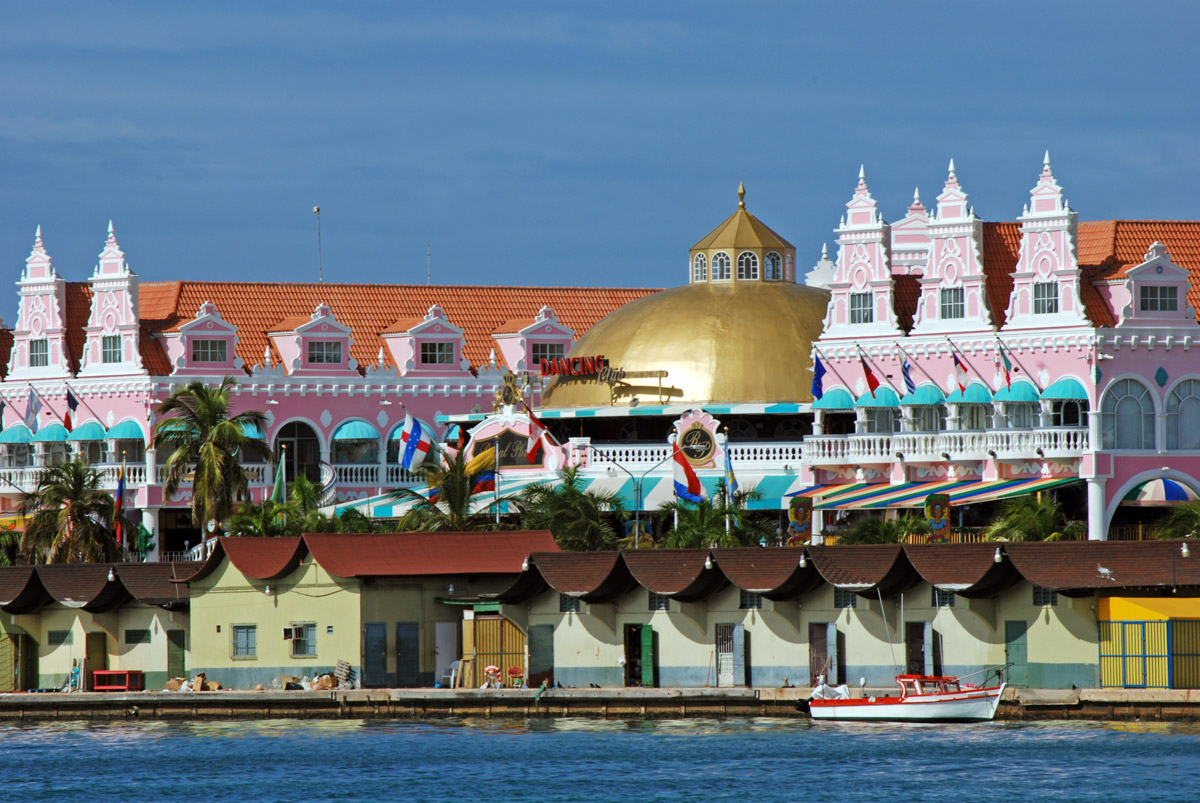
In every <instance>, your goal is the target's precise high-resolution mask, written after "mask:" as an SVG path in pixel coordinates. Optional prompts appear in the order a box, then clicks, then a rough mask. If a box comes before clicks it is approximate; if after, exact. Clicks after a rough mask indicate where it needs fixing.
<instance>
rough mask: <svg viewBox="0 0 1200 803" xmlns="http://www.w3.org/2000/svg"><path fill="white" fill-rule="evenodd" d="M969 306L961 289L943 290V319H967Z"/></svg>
mask: <svg viewBox="0 0 1200 803" xmlns="http://www.w3.org/2000/svg"><path fill="white" fill-rule="evenodd" d="M966 315H967V305H966V301H965V299H964V296H963V289H962V288H961V287H944V288H942V318H943V319H946V318H965V317H966Z"/></svg>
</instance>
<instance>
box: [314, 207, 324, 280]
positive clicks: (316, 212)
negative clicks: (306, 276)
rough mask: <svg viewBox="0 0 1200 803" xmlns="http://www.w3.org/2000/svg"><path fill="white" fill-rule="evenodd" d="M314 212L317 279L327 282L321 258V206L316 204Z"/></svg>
mask: <svg viewBox="0 0 1200 803" xmlns="http://www.w3.org/2000/svg"><path fill="white" fill-rule="evenodd" d="M313 214H314V215H316V216H317V281H318V282H321V283H324V282H325V265H324V263H323V261H322V259H321V207H319V206H314V207H313Z"/></svg>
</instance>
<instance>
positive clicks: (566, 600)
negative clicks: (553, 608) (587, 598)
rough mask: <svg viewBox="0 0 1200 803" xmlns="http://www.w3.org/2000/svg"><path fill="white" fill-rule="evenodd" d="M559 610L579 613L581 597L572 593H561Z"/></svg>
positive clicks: (560, 611)
mask: <svg viewBox="0 0 1200 803" xmlns="http://www.w3.org/2000/svg"><path fill="white" fill-rule="evenodd" d="M558 612H559V613H579V597H572V596H571V595H570V594H559V595H558Z"/></svg>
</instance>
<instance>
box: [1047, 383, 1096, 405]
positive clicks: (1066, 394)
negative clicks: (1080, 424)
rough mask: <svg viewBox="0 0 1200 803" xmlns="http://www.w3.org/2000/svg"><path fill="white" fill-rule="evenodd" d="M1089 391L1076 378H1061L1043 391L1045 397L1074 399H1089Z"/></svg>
mask: <svg viewBox="0 0 1200 803" xmlns="http://www.w3.org/2000/svg"><path fill="white" fill-rule="evenodd" d="M1087 397H1088V395H1087V391H1086V390H1084V389H1083V385H1081V384H1079V382H1078V380H1075V379H1070V378H1066V379H1060V380H1058V381H1057V382H1055V383H1054V384H1053V385H1051V386H1050V387H1048V388H1046V389H1045V390H1043V391H1042V398H1043V399H1073V400H1077V401H1087Z"/></svg>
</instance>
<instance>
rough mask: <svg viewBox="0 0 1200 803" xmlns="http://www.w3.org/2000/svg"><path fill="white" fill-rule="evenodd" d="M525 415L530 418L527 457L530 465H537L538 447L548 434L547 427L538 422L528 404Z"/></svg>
mask: <svg viewBox="0 0 1200 803" xmlns="http://www.w3.org/2000/svg"><path fill="white" fill-rule="evenodd" d="M525 415H527V416H529V442H528V443H527V444H526V449H525V457H526V458H528V460H529V462H530V463H536V462H537V453H538V446H539V445H540V444H541V442H542V438H543V437H544V436H545V434H546V425H545V424H543V423H542V422H541V421H540V420H538V417H537V416H535V415H534V414H533V410H530V409H529V405H528V404H526V405H525Z"/></svg>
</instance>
